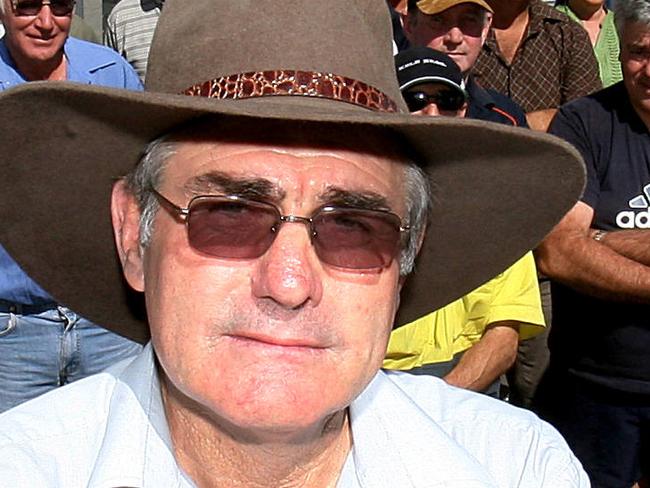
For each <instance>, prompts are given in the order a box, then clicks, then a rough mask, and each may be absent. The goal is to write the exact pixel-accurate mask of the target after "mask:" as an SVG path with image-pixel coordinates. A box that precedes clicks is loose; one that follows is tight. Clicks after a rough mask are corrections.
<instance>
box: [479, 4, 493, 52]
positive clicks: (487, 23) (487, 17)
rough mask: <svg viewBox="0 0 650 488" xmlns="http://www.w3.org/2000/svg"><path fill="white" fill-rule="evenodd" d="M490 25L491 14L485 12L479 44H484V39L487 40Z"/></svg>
mask: <svg viewBox="0 0 650 488" xmlns="http://www.w3.org/2000/svg"><path fill="white" fill-rule="evenodd" d="M490 27H492V14H491V13H490V12H487V13H486V14H485V26H484V27H483V31H481V46H482V45H483V44H485V41H486V40H487V36H488V33H489V32H490Z"/></svg>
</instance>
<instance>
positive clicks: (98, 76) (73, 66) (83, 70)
mask: <svg viewBox="0 0 650 488" xmlns="http://www.w3.org/2000/svg"><path fill="white" fill-rule="evenodd" d="M65 54H66V57H67V58H68V62H69V70H68V76H69V79H70V81H79V82H87V83H91V84H99V85H104V86H114V87H116V88H129V89H134V90H138V89H140V90H141V89H142V84H141V82H140V79H139V78H138V75H137V73H136V72H135V71H134V70H133V67H132V66H131V65H130V64H129V63H128V62H127V61H126V60H125V59H124V58H123V57H122V56H120V55H119V54H118V53H117V52H115V51H114V50H112V49H110V48H108V47H105V46H100V45H99V44H94V43H92V42H87V41H83V40H81V39H75V38H73V37H69V38H68V40H67V41H66V44H65Z"/></svg>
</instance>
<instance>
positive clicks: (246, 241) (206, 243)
mask: <svg viewBox="0 0 650 488" xmlns="http://www.w3.org/2000/svg"><path fill="white" fill-rule="evenodd" d="M278 220H279V215H278V213H277V211H276V210H275V208H274V207H273V206H271V205H268V206H267V205H264V204H257V203H256V202H241V201H228V200H214V199H209V198H206V199H205V200H198V201H196V202H195V203H193V204H192V206H191V207H190V214H189V217H188V221H187V226H188V238H189V242H190V245H191V246H192V247H193V248H194V249H196V250H197V251H199V252H202V253H205V254H208V255H210V256H215V257H220V258H230V259H253V258H257V257H260V256H261V255H262V254H264V253H265V252H266V251H267V249H268V248H269V247H270V246H271V244H272V243H273V240H274V239H275V233H274V232H273V227H274V225H275V224H276V223H277V222H278Z"/></svg>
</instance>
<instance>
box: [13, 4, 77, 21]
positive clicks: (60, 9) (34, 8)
mask: <svg viewBox="0 0 650 488" xmlns="http://www.w3.org/2000/svg"><path fill="white" fill-rule="evenodd" d="M11 5H12V6H13V10H14V13H15V14H16V15H17V16H19V17H20V16H24V17H33V16H35V15H38V13H39V12H40V11H41V8H43V5H49V7H50V10H51V11H52V15H55V16H57V17H65V16H67V15H70V14H71V13H72V10H73V9H74V5H75V0H12V1H11Z"/></svg>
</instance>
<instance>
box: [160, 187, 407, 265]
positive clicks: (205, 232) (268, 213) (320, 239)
mask: <svg viewBox="0 0 650 488" xmlns="http://www.w3.org/2000/svg"><path fill="white" fill-rule="evenodd" d="M150 191H151V192H152V193H153V194H154V195H155V196H156V197H157V199H158V201H159V202H160V203H161V204H162V206H163V207H164V208H166V209H167V210H168V211H169V212H171V213H172V215H174V216H175V217H176V218H177V219H178V220H179V221H180V222H181V223H184V224H185V226H186V227H187V237H188V244H189V245H190V247H191V248H193V249H194V250H196V251H198V252H200V253H202V254H204V255H206V256H212V257H217V258H221V259H256V258H259V257H260V256H262V255H263V254H264V253H265V252H266V251H267V250H268V249H269V248H270V247H271V244H273V241H274V240H275V237H276V235H277V232H278V230H279V228H280V226H281V225H283V224H286V223H299V224H304V225H305V226H306V227H307V229H308V230H309V236H310V238H311V242H312V245H313V246H314V250H315V252H316V255H317V256H318V258H319V259H320V260H321V261H322V262H323V263H325V264H328V265H330V266H334V267H337V268H342V269H346V270H351V271H354V270H366V271H370V270H379V269H381V268H385V267H387V266H388V265H389V264H390V263H391V262H392V261H393V259H395V258H396V257H397V256H398V254H399V251H400V250H401V248H402V243H403V240H402V236H403V234H404V233H405V232H407V231H409V230H410V228H409V226H408V225H407V224H405V223H402V221H401V219H400V218H399V217H398V216H397V215H395V214H394V213H391V212H388V211H385V210H374V209H365V208H356V207H345V206H334V205H324V206H322V207H319V208H318V209H316V210H315V211H314V212H313V213H312V214H311V215H310V216H309V217H300V216H296V215H282V213H281V212H280V210H279V209H278V208H277V207H276V206H275V205H273V204H271V203H267V202H261V201H257V200H249V199H246V198H242V197H240V196H235V195H224V196H217V195H209V196H208V195H206V196H196V197H194V198H192V199H191V200H190V202H189V203H188V204H187V207H185V208H183V207H180V206H178V205H176V204H175V203H173V202H171V201H170V200H168V199H167V198H166V197H164V196H163V195H161V194H160V193H159V192H158V191H156V190H155V189H153V188H151V189H150Z"/></svg>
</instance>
